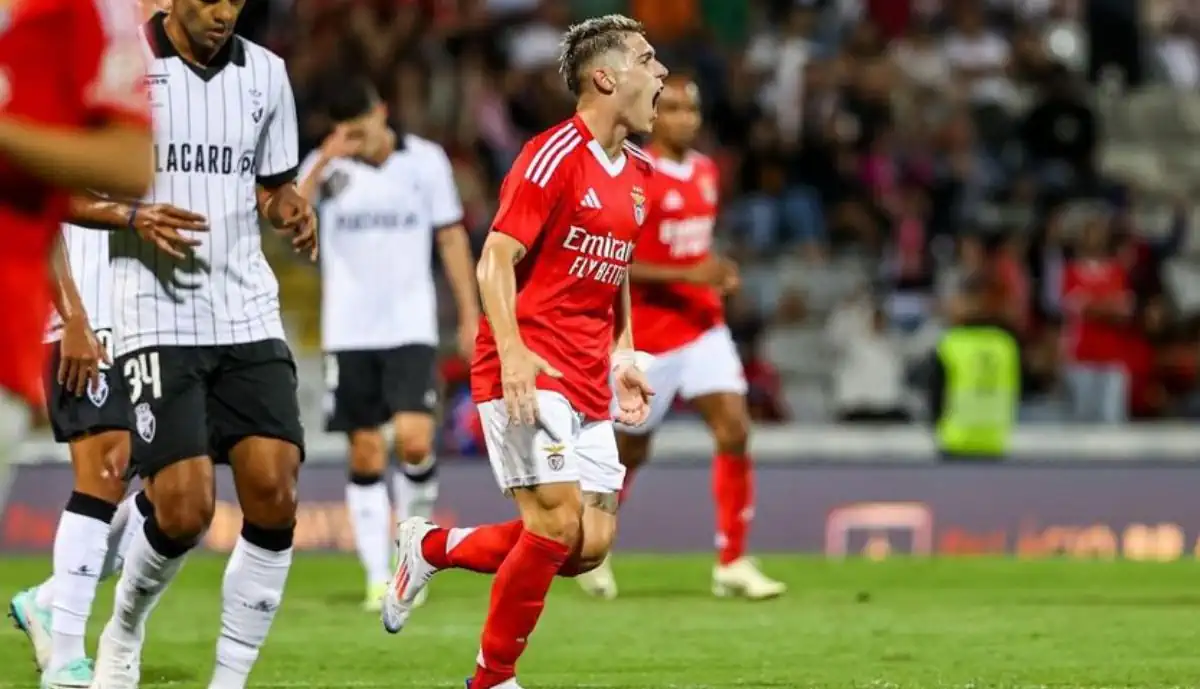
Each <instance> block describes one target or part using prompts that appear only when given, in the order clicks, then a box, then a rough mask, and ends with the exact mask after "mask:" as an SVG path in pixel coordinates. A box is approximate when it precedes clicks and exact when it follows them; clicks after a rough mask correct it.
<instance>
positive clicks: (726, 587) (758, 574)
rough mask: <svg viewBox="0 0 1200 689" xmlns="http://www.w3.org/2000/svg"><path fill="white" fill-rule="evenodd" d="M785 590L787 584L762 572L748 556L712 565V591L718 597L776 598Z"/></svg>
mask: <svg viewBox="0 0 1200 689" xmlns="http://www.w3.org/2000/svg"><path fill="white" fill-rule="evenodd" d="M786 591H787V584H785V583H783V582H782V581H776V580H774V579H772V578H770V577H768V576H767V575H765V574H763V573H762V570H760V569H759V568H758V564H757V563H756V562H755V561H754V560H753V559H751V558H748V557H741V558H738V559H736V560H734V561H733V562H730V563H729V564H727V565H716V566H714V567H713V576H712V592H713V595H714V596H717V597H718V598H732V597H741V598H746V599H748V600H766V599H768V598H778V597H779V596H782V595H783V594H784V593H785V592H786Z"/></svg>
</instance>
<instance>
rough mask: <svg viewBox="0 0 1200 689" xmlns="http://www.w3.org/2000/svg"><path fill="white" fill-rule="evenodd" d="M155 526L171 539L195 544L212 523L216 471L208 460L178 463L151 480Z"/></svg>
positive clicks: (149, 487)
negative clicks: (214, 471) (214, 473)
mask: <svg viewBox="0 0 1200 689" xmlns="http://www.w3.org/2000/svg"><path fill="white" fill-rule="evenodd" d="M148 489H149V491H150V494H151V497H152V499H153V501H154V522H155V523H156V524H157V528H158V529H159V530H160V531H161V532H162V533H163V534H164V535H165V536H166V537H168V538H170V539H172V540H174V541H177V542H179V543H189V542H195V541H196V540H197V539H199V538H200V536H201V535H202V534H203V533H204V531H205V530H206V529H207V528H208V525H209V524H210V523H212V518H213V512H214V510H215V506H216V496H215V495H214V489H213V467H212V462H211V461H210V460H209V459H208V458H207V457H193V458H191V459H185V460H183V461H180V462H175V463H174V464H171V465H170V466H167V467H166V468H164V469H162V470H161V471H159V472H157V473H155V474H154V476H152V477H151V478H150V479H149V485H148Z"/></svg>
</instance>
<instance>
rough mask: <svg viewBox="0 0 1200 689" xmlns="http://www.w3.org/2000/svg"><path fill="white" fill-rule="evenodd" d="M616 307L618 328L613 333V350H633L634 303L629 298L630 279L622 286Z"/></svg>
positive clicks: (615, 315) (615, 314)
mask: <svg viewBox="0 0 1200 689" xmlns="http://www.w3.org/2000/svg"><path fill="white" fill-rule="evenodd" d="M615 306H616V308H615V309H614V311H615V313H614V317H615V319H616V324H617V327H616V328H615V329H614V331H613V349H633V302H632V300H631V298H630V296H629V278H626V279H625V282H624V283H622V284H621V289H620V291H618V292H617V303H616V304H615Z"/></svg>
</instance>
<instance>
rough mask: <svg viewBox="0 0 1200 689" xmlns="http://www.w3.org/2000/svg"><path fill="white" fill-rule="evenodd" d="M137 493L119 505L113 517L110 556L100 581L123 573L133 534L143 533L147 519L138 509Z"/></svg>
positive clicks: (108, 555)
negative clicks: (122, 568) (126, 553)
mask: <svg viewBox="0 0 1200 689" xmlns="http://www.w3.org/2000/svg"><path fill="white" fill-rule="evenodd" d="M137 496H138V494H137V493H134V494H132V495H130V496H128V497H126V498H125V499H124V500H122V501H121V504H120V505H117V513H116V514H114V515H113V521H112V528H111V529H110V530H109V532H108V554H107V555H106V556H105V557H104V568H103V569H102V570H100V580H101V581H104V580H105V579H107V578H109V577H111V576H112V575H114V574H117V573H119V572H120V571H121V566H122V565H123V564H124V563H125V551H127V550H129V544H130V542H131V541H132V540H133V534H134V533H135V532H137V531H141V530H142V527H143V526H144V525H145V522H146V518H145V517H143V516H142V513H141V511H140V510H139V509H138V507H137V504H136V502H137Z"/></svg>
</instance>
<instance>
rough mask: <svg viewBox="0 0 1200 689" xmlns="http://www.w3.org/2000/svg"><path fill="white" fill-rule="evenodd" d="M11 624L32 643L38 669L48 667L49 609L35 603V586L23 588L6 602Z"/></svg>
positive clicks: (49, 649) (49, 651)
mask: <svg viewBox="0 0 1200 689" xmlns="http://www.w3.org/2000/svg"><path fill="white" fill-rule="evenodd" d="M8 616H9V617H11V618H12V621H13V625H15V626H16V628H17V629H20V630H21V631H22V632H24V633H25V636H27V637H29V641H30V643H32V644H33V660H34V662H35V663H37V668H38V670H45V669H46V668H48V667H50V653H51V648H52V647H51V645H50V609H49V608H43V607H41V606H39V605H38V604H37V587H36V586H35V587H33V588H31V589H25V590H24V591H21V592H20V593H18V594H17V595H15V596H13V597H12V600H11V601H9V603H8Z"/></svg>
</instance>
